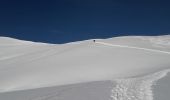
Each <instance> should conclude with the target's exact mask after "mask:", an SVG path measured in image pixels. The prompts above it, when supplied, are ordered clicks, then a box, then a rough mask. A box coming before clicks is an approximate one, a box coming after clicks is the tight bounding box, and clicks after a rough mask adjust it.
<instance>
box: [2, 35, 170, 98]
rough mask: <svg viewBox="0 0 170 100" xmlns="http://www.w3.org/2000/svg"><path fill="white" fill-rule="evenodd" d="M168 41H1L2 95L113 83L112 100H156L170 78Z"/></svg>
mask: <svg viewBox="0 0 170 100" xmlns="http://www.w3.org/2000/svg"><path fill="white" fill-rule="evenodd" d="M169 39H170V36H159V37H154V36H151V37H146V36H140V37H136V36H134V37H133V36H128V37H116V38H110V39H96V41H95V42H94V41H93V40H86V41H81V42H75V43H67V44H62V45H59V44H57V45H55V44H44V43H34V42H28V41H22V40H16V39H11V38H6V37H0V93H8V92H15V91H19V90H29V89H38V88H44V87H53V86H62V85H69V84H78V83H86V82H93V81H105V80H112V81H113V82H116V83H117V85H116V87H113V89H112V95H111V97H112V99H113V100H153V93H152V85H153V83H155V82H156V81H157V80H158V79H160V78H162V77H164V76H165V75H166V74H167V72H169V70H165V69H169V68H170V46H169V42H168V41H169ZM55 95H56V94H55V93H54V95H53V93H49V96H48V94H47V95H46V96H40V98H39V99H38V98H37V100H43V99H44V100H53V99H50V98H53V97H54V98H55ZM47 98H48V99H47ZM0 99H1V98H0ZM33 100H34V99H33ZM35 100H36V99H35Z"/></svg>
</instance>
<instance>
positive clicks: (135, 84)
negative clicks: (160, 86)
mask: <svg viewBox="0 0 170 100" xmlns="http://www.w3.org/2000/svg"><path fill="white" fill-rule="evenodd" d="M169 71H170V70H164V71H160V72H156V73H154V74H151V75H146V76H143V77H137V78H128V79H117V80H114V82H115V81H116V83H117V85H116V86H115V87H113V89H112V91H111V92H112V94H111V97H112V99H113V100H153V93H152V86H153V85H154V83H155V82H156V81H157V80H159V79H161V78H163V77H165V76H166V74H167V73H168V72H169Z"/></svg>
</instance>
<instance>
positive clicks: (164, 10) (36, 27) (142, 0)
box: [0, 0, 170, 43]
mask: <svg viewBox="0 0 170 100" xmlns="http://www.w3.org/2000/svg"><path fill="white" fill-rule="evenodd" d="M168 33H170V1H168V0H167V1H165V0H1V1H0V36H9V37H15V38H19V39H25V40H32V41H41V42H50V43H65V42H71V41H77V40H84V39H90V38H107V37H113V36H119V35H163V34H168Z"/></svg>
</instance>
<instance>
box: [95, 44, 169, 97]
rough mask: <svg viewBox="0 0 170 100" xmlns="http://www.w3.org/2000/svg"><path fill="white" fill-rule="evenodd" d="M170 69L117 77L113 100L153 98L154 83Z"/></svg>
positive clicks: (124, 46) (159, 51)
mask: <svg viewBox="0 0 170 100" xmlns="http://www.w3.org/2000/svg"><path fill="white" fill-rule="evenodd" d="M96 43H97V44H101V45H106V46H113V47H121V48H131V49H139V50H145V51H151V52H158V53H165V54H170V52H167V51H161V50H155V49H148V48H140V47H133V46H126V45H115V44H110V43H105V42H96ZM168 72H170V70H169V69H168V70H163V71H160V72H157V73H154V74H151V75H146V76H143V77H138V78H127V79H116V80H113V82H116V86H115V87H113V89H112V90H111V98H112V100H153V93H152V86H153V85H154V83H155V82H156V81H157V80H159V79H161V78H163V77H165V76H166V75H167V73H168Z"/></svg>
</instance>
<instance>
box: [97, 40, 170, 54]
mask: <svg viewBox="0 0 170 100" xmlns="http://www.w3.org/2000/svg"><path fill="white" fill-rule="evenodd" d="M96 43H97V44H102V45H106V46H112V47H120V48H130V49H139V50H145V51H151V52H158V53H165V54H170V52H167V51H161V50H156V49H148V48H141V47H133V46H127V45H117V44H110V43H105V42H96Z"/></svg>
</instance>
